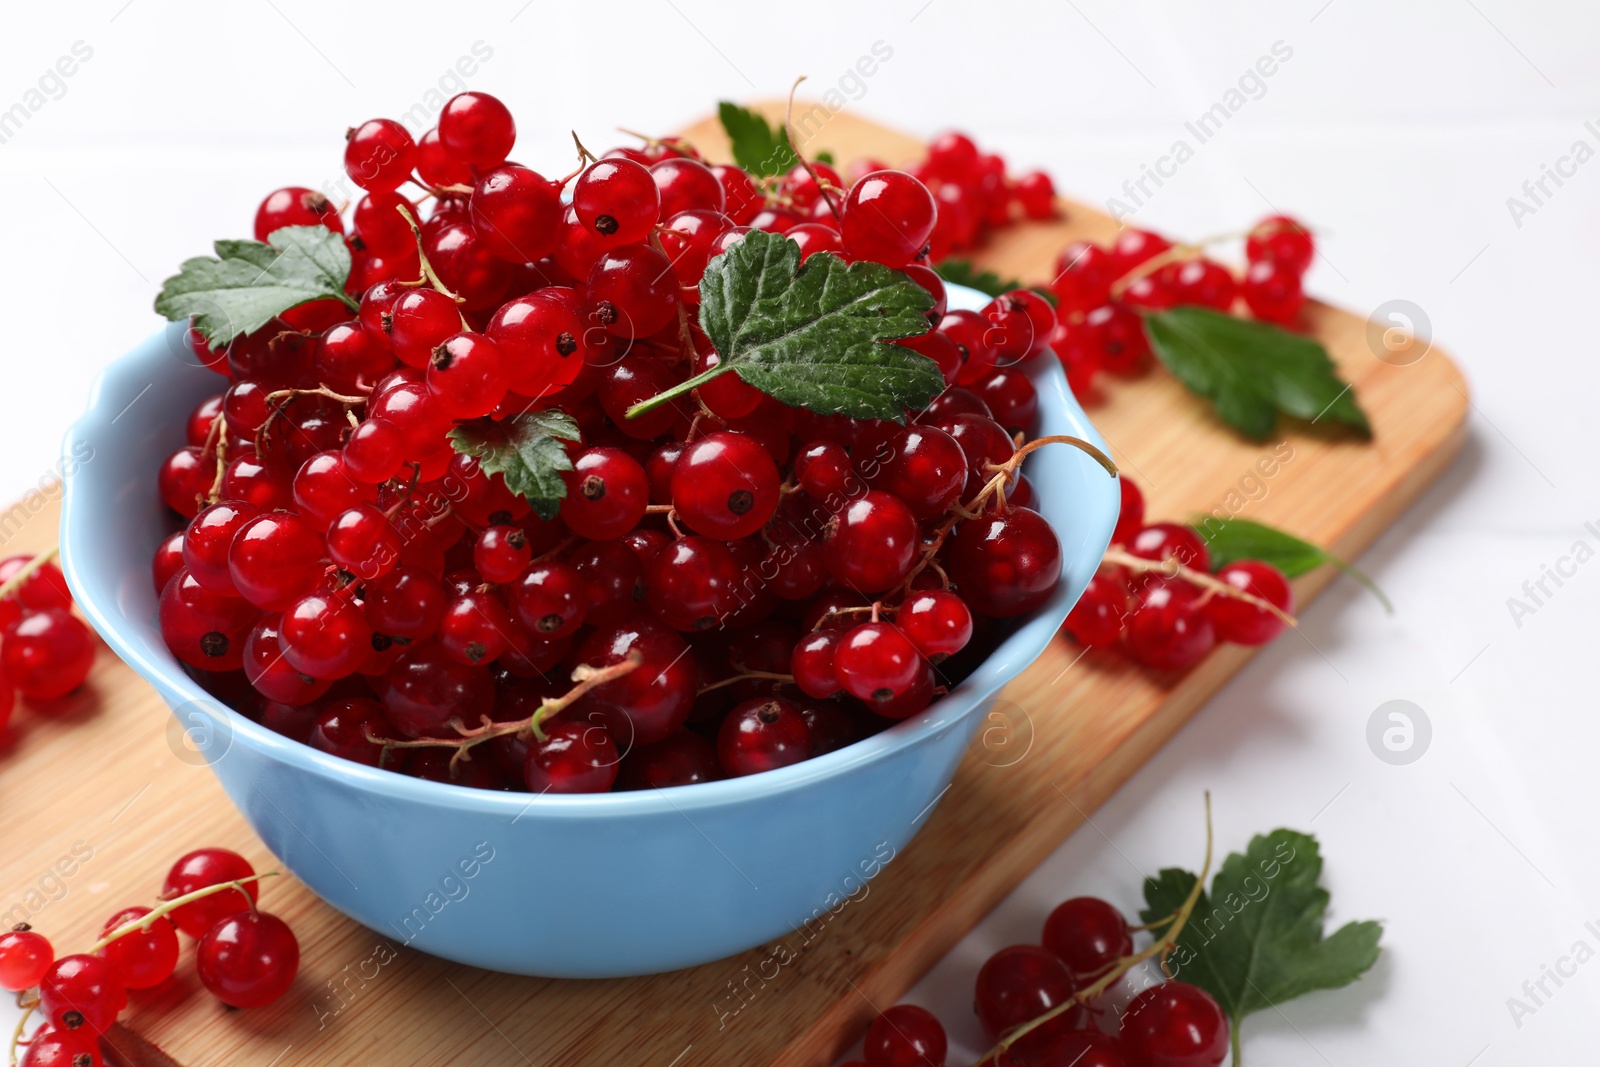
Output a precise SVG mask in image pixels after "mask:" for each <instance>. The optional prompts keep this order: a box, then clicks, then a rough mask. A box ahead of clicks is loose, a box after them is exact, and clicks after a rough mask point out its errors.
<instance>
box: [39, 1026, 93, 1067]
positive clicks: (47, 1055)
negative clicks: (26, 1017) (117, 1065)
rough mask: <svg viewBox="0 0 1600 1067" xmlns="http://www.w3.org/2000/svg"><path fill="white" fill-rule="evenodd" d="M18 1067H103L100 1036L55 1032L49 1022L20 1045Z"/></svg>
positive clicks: (74, 1031)
mask: <svg viewBox="0 0 1600 1067" xmlns="http://www.w3.org/2000/svg"><path fill="white" fill-rule="evenodd" d="M21 1051H22V1059H21V1061H20V1067H102V1065H103V1064H104V1063H105V1061H104V1060H103V1059H101V1058H100V1037H99V1035H98V1034H94V1033H91V1032H88V1031H84V1030H57V1029H56V1028H55V1027H53V1026H50V1025H49V1024H48V1023H47V1024H45V1025H43V1026H41V1027H39V1029H38V1030H35V1031H34V1034H33V1036H32V1037H31V1038H29V1039H28V1042H27V1044H26V1045H23V1046H21Z"/></svg>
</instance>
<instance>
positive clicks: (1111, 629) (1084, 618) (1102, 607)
mask: <svg viewBox="0 0 1600 1067" xmlns="http://www.w3.org/2000/svg"><path fill="white" fill-rule="evenodd" d="M1124 484H1126V483H1124ZM1127 618H1128V587H1127V585H1126V584H1125V583H1124V582H1123V581H1122V579H1121V578H1120V577H1119V576H1117V575H1115V574H1111V573H1108V572H1106V571H1104V570H1102V571H1101V572H1100V573H1099V574H1096V575H1095V576H1094V577H1093V578H1090V579H1089V584H1088V585H1087V586H1085V587H1084V590H1083V595H1082V596H1081V597H1079V598H1078V602H1077V603H1076V604H1074V605H1073V606H1072V611H1071V612H1069V613H1068V614H1067V621H1066V623H1065V626H1064V629H1065V630H1066V631H1067V633H1069V634H1071V635H1072V639H1073V640H1074V641H1077V642H1078V643H1079V644H1080V645H1087V646H1088V647H1090V648H1105V647H1107V646H1109V645H1114V644H1116V643H1117V640H1118V638H1120V637H1121V636H1122V628H1123V626H1124V625H1125V624H1126V622H1127Z"/></svg>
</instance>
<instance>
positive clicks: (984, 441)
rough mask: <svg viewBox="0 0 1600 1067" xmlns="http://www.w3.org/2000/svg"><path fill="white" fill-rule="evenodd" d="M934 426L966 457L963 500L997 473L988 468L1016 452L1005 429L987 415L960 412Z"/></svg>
mask: <svg viewBox="0 0 1600 1067" xmlns="http://www.w3.org/2000/svg"><path fill="white" fill-rule="evenodd" d="M934 425H936V426H938V427H939V428H940V429H941V430H943V431H944V432H945V433H948V434H949V435H950V436H951V437H953V438H955V441H956V444H958V445H960V446H961V451H962V452H963V453H965V454H966V457H967V484H966V486H965V487H964V488H963V489H962V495H963V496H965V497H972V496H975V495H977V493H978V492H979V491H980V490H982V489H983V487H984V486H985V485H987V484H988V483H989V481H990V479H992V478H993V477H994V476H995V474H996V473H997V472H995V471H993V470H990V469H989V468H990V467H992V466H998V465H999V464H1002V463H1004V462H1005V461H1006V460H1008V459H1010V458H1011V457H1012V455H1013V454H1014V453H1015V452H1016V450H1017V449H1016V445H1014V444H1013V443H1012V440H1011V435H1010V434H1008V433H1006V431H1005V428H1004V427H1003V426H1001V425H1000V424H999V423H998V422H995V421H994V420H993V419H991V418H989V417H988V416H986V415H973V414H969V413H967V412H961V413H959V414H955V415H948V416H945V417H942V418H939V419H937V420H935V422H934Z"/></svg>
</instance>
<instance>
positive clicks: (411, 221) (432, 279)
mask: <svg viewBox="0 0 1600 1067" xmlns="http://www.w3.org/2000/svg"><path fill="white" fill-rule="evenodd" d="M448 188H452V189H453V188H454V186H449V187H448ZM471 191H472V190H471V189H470V188H468V189H467V192H469V193H470V192H471ZM394 209H395V210H396V211H398V212H400V216H401V217H402V218H404V219H405V220H406V225H407V226H410V227H411V236H412V237H414V238H415V239H416V242H417V258H418V259H419V260H420V261H421V263H422V276H423V277H424V278H426V279H428V284H429V285H432V286H433V287H434V288H435V289H437V290H439V292H441V293H443V294H444V295H445V296H448V297H449V298H450V299H451V300H454V301H455V302H456V303H457V304H458V305H459V304H461V303H462V300H461V297H459V296H457V295H456V294H455V293H452V292H451V291H450V290H449V288H447V287H446V286H445V284H444V282H442V281H440V280H439V276H438V275H437V274H435V273H434V272H433V264H432V263H429V262H428V253H427V252H425V251H423V249H422V227H421V226H420V225H418V224H417V217H416V216H415V215H413V214H412V213H411V209H410V208H408V207H406V206H405V205H404V204H396V205H395V208H394ZM457 314H460V312H459V311H458V312H457ZM461 327H462V329H465V330H470V329H472V324H471V323H470V322H468V321H467V317H466V316H465V315H462V316H461Z"/></svg>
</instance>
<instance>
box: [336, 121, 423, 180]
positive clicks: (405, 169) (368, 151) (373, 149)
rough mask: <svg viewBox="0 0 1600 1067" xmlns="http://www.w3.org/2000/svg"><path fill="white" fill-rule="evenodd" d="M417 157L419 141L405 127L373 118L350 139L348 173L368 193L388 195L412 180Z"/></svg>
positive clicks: (346, 148)
mask: <svg viewBox="0 0 1600 1067" xmlns="http://www.w3.org/2000/svg"><path fill="white" fill-rule="evenodd" d="M416 154H417V145H416V142H415V141H413V140H412V139H411V134H410V132H408V131H407V130H406V128H405V127H404V126H402V125H400V124H399V123H398V122H396V121H394V120H393V119H371V120H369V121H367V122H363V123H362V124H361V125H360V126H357V127H355V128H354V129H352V130H351V131H350V133H349V134H348V135H347V136H346V138H345V144H344V171H345V173H346V174H348V175H350V180H351V181H353V182H355V183H356V184H357V185H359V186H361V188H363V189H365V190H367V191H368V192H372V193H386V192H389V191H390V190H392V189H396V188H398V187H399V186H400V184H401V183H402V182H404V181H406V180H407V179H408V178H410V177H411V165H412V163H413V162H415V160H416Z"/></svg>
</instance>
